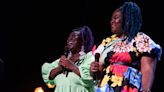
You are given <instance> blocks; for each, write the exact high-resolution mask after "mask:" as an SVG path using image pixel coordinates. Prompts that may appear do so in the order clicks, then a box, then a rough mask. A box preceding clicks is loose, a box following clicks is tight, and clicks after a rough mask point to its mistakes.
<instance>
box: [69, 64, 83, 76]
mask: <svg viewBox="0 0 164 92" xmlns="http://www.w3.org/2000/svg"><path fill="white" fill-rule="evenodd" d="M71 71H72V72H74V73H75V74H77V75H78V76H80V77H81V75H80V70H79V68H78V67H76V66H75V65H72V67H71Z"/></svg>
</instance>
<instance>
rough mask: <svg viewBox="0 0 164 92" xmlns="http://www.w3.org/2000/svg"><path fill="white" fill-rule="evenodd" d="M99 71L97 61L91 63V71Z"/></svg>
mask: <svg viewBox="0 0 164 92" xmlns="http://www.w3.org/2000/svg"><path fill="white" fill-rule="evenodd" d="M98 71H99V62H92V63H91V73H92V74H93V73H97V72H98Z"/></svg>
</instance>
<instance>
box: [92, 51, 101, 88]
mask: <svg viewBox="0 0 164 92" xmlns="http://www.w3.org/2000/svg"><path fill="white" fill-rule="evenodd" d="M99 58H100V53H95V62H99ZM98 78H99V77H98V72H95V73H93V79H94V84H96V85H97V84H98V81H97V80H98Z"/></svg>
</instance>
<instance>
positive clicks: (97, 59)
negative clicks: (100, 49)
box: [95, 53, 100, 62]
mask: <svg viewBox="0 0 164 92" xmlns="http://www.w3.org/2000/svg"><path fill="white" fill-rule="evenodd" d="M99 58H100V53H96V54H95V60H96V62H99Z"/></svg>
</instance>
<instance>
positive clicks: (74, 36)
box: [67, 32, 82, 52]
mask: <svg viewBox="0 0 164 92" xmlns="http://www.w3.org/2000/svg"><path fill="white" fill-rule="evenodd" d="M79 35H80V32H72V33H71V34H70V35H69V37H68V39H67V48H68V49H69V50H71V51H73V52H77V51H80V50H81V45H82V41H81V38H80V36H79Z"/></svg>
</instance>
